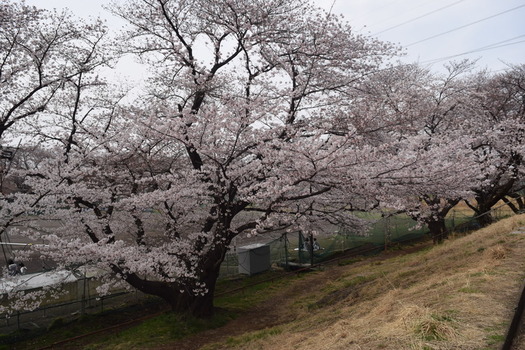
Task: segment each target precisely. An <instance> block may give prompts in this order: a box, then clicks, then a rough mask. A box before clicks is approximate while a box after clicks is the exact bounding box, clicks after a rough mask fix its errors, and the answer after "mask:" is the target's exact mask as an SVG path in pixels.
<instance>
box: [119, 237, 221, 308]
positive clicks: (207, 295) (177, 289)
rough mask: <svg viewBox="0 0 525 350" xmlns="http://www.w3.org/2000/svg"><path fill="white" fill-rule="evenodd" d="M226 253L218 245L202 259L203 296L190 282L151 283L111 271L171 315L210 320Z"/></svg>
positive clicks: (200, 278) (199, 280)
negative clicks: (157, 301) (164, 305)
mask: <svg viewBox="0 0 525 350" xmlns="http://www.w3.org/2000/svg"><path fill="white" fill-rule="evenodd" d="M226 251H227V249H226V247H225V246H217V247H216V248H215V249H211V250H210V251H208V253H207V254H205V255H204V256H203V257H202V258H201V264H200V268H199V269H198V271H201V274H200V276H199V279H198V282H200V283H204V286H205V287H204V288H205V291H204V292H202V293H199V292H197V293H196V292H194V290H193V289H194V288H193V286H195V284H192V283H188V284H184V283H174V282H163V281H151V280H147V279H146V278H142V277H139V276H138V275H135V274H125V273H123V272H122V270H120V269H119V268H118V267H116V266H113V270H114V271H115V272H116V273H118V274H120V275H123V276H124V277H123V278H124V280H125V281H126V282H128V283H129V284H130V285H131V286H133V287H134V288H136V289H138V290H140V291H141V292H143V293H146V294H150V295H155V296H158V297H160V298H161V299H164V301H166V302H167V303H168V304H169V305H170V306H171V309H172V310H173V311H174V312H177V313H182V314H190V315H192V316H194V317H198V318H209V317H211V316H213V314H214V304H213V299H214V294H215V286H216V284H217V279H218V277H219V272H220V266H221V263H222V261H223V260H224V257H225V256H226Z"/></svg>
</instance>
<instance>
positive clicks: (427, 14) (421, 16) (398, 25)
mask: <svg viewBox="0 0 525 350" xmlns="http://www.w3.org/2000/svg"><path fill="white" fill-rule="evenodd" d="M463 1H465V0H459V1H456V2H454V3H452V4H449V5H447V6H443V7H440V8H438V9H436V10H433V11H430V12H427V13H424V14H422V15H420V16H417V17H415V18H412V19H409V20H408V21H406V22H403V23H400V24H396V25H395V26H392V27H388V28H386V29H383V30H382V31H380V32H377V33H374V34H373V35H374V36H375V35H378V34H382V33H385V32H388V31H389V30H392V29H395V28H398V27H401V26H403V25H405V24H408V23H412V22H414V21H417V20H418V19H421V18H423V17H426V16H430V15H432V14H434V13H436V12H439V11H442V10H444V9H447V8H449V7H452V6H454V5H457V4H459V3H461V2H463Z"/></svg>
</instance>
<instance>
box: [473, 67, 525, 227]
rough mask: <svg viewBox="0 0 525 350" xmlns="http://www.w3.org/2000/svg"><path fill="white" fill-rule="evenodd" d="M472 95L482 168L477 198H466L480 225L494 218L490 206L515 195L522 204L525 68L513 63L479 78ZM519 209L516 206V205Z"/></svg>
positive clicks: (476, 192) (474, 124)
mask: <svg viewBox="0 0 525 350" xmlns="http://www.w3.org/2000/svg"><path fill="white" fill-rule="evenodd" d="M477 87H478V92H477V94H475V95H473V99H472V102H473V107H472V109H473V114H474V116H475V123H473V126H474V127H473V131H474V132H475V133H476V142H475V143H474V149H475V150H476V153H475V159H476V162H477V163H478V166H479V168H480V173H479V174H478V175H477V177H476V181H475V182H474V184H475V186H473V191H474V193H475V196H474V199H475V200H474V201H468V200H467V201H466V203H467V204H468V205H469V207H470V208H472V209H473V210H474V212H475V213H476V215H477V217H478V221H479V223H480V224H481V225H487V224H489V223H491V222H492V221H493V217H492V215H491V208H492V207H493V206H495V205H496V204H497V203H498V202H499V201H501V200H503V201H505V200H506V201H507V203H509V204H511V205H514V204H512V202H511V201H510V200H508V199H507V198H506V196H509V197H510V198H512V197H515V198H516V200H517V204H518V205H520V191H522V190H523V175H524V168H523V167H524V164H523V159H524V151H525V145H524V142H525V138H524V135H525V133H524V130H525V108H524V102H523V101H524V98H525V68H524V66H514V67H510V68H509V69H508V70H506V71H505V72H503V73H498V74H492V75H486V76H485V77H483V78H481V77H480V78H479V79H478V85H477ZM515 209H517V208H515Z"/></svg>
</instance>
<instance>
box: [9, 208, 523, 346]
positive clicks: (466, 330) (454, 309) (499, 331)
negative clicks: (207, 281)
mask: <svg viewBox="0 0 525 350" xmlns="http://www.w3.org/2000/svg"><path fill="white" fill-rule="evenodd" d="M524 226H525V215H521V216H514V217H511V218H508V219H504V220H501V221H499V222H498V223H496V224H494V225H492V226H489V227H487V228H485V229H482V230H479V231H476V232H473V233H470V234H468V235H466V236H461V237H452V239H450V240H447V241H446V242H445V243H444V244H442V245H440V246H432V245H431V243H430V242H426V243H418V244H415V245H412V246H399V247H395V248H392V249H390V250H388V251H386V252H383V253H381V254H379V255H376V256H373V257H357V258H356V257H354V258H346V259H342V260H340V261H339V262H338V263H336V264H329V265H325V266H323V268H322V270H320V271H314V272H309V273H301V274H297V275H295V274H291V275H284V276H283V273H282V272H278V271H276V272H274V273H269V274H263V275H258V276H255V277H253V278H250V279H246V280H241V281H231V282H228V283H223V284H222V287H221V288H222V291H223V292H224V291H225V290H226V291H227V290H232V289H235V288H236V287H238V286H239V285H249V286H248V288H246V289H241V290H240V291H237V292H235V293H220V292H219V294H221V295H219V296H218V297H217V298H216V306H217V307H218V312H217V317H216V318H215V319H214V320H211V321H210V322H200V321H198V322H196V321H197V320H184V319H183V318H180V317H178V316H176V315H172V314H169V313H168V314H166V313H163V314H162V315H161V316H159V317H154V318H151V319H148V320H146V321H143V322H142V323H140V324H136V323H135V325H126V326H124V327H118V328H114V329H111V331H110V332H109V333H108V332H103V333H101V334H98V333H96V334H91V335H90V336H89V337H82V338H80V339H79V340H78V341H77V342H67V343H64V344H62V345H60V346H54V347H53V348H57V349H59V348H60V349H62V348H64V349H91V350H93V349H126V350H132V349H155V350H161V349H166V350H167V349H177V350H197V349H201V350H224V349H250V350H252V349H259V350H290V349H315V350H319V349H322V350H336V349H341V350H343V349H345V350H346V349H349V350H352V349H355V350H357V349H360V350H361V349H368V350H372V349H373V350H375V349H388V350H401V349H422V350H441V349H472V350H474V349H475V350H481V349H485V350H488V349H499V348H500V346H501V344H502V343H503V340H504V337H505V335H506V332H507V329H508V326H509V323H510V320H511V318H512V316H513V311H514V308H515V307H516V302H517V300H518V296H519V292H520V290H521V286H522V282H523V277H524V276H525V258H524V257H525V233H513V232H518V231H517V229H518V228H520V227H524ZM524 231H525V230H524ZM269 277H280V278H278V279H275V280H271V281H269V280H268V278H269ZM264 280H266V281H265V282H264V283H261V284H254V282H257V281H259V282H260V281H264ZM155 312H156V311H155ZM146 314H147V312H146ZM115 315H119V313H118V312H117V313H115ZM144 315H145V314H144V311H142V312H141V311H139V314H137V315H134V316H133V315H129V316H128V319H129V317H131V319H134V318H140V317H142V316H144ZM108 316H109V315H101V316H100V317H101V318H94V319H98V320H99V321H97V322H99V323H101V324H104V325H105V327H108V326H110V324H109V322H110V319H109V317H108ZM87 321H89V318H88V319H87ZM81 325H82V323H81V324H80V325H79V326H81ZM72 326H74V325H69V326H66V328H65V330H68V329H71V330H72V331H73V332H77V331H74V330H75V329H77V328H74V327H72ZM210 328H214V329H210ZM57 331H60V329H58V330H57ZM53 332H54V331H53ZM53 332H50V333H49V332H48V333H49V334H46V336H45V338H46V339H47V338H49V339H47V340H46V339H42V340H41V341H28V342H23V343H20V344H18V345H16V346H14V347H13V349H15V348H16V349H34V348H40V347H42V345H43V344H49V341H51V343H53V342H56V341H58V340H60V339H61V338H60V337H63V334H62V333H63V331H62V333H53ZM79 332H80V333H76V335H78V334H84V333H87V329H86V330H80V331H79ZM60 334H62V335H60ZM187 334H193V335H187ZM185 335H186V336H185ZM65 336H66V337H71V336H72V335H71V334H70V335H65ZM176 339H179V340H176ZM36 344H42V345H38V346H37V345H36Z"/></svg>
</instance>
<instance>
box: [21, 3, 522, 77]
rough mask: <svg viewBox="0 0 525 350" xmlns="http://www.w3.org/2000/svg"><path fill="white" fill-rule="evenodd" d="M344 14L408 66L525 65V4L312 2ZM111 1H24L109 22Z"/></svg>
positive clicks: (498, 67)
mask: <svg viewBox="0 0 525 350" xmlns="http://www.w3.org/2000/svg"><path fill="white" fill-rule="evenodd" d="M314 1H315V3H317V4H318V5H319V6H321V7H323V8H325V9H326V10H330V9H332V12H333V13H338V14H343V15H344V16H345V18H346V19H347V20H348V21H349V22H350V24H351V25H352V26H353V28H354V30H355V31H356V32H358V33H362V34H371V35H373V36H376V37H378V38H379V39H381V40H386V41H391V42H394V43H398V44H401V45H402V46H404V47H406V50H407V58H405V60H408V61H410V62H413V61H419V62H420V63H423V64H432V68H433V69H436V70H439V67H441V66H442V65H443V63H445V62H446V61H448V60H450V59H455V60H458V59H462V58H473V59H476V58H479V59H480V60H479V62H478V66H479V67H480V68H482V67H483V68H484V67H487V68H489V69H490V70H493V71H497V70H500V69H504V68H505V67H506V64H507V63H510V64H521V63H525V0H314ZM109 2H110V0H86V1H82V0H26V3H28V4H30V5H35V6H37V7H43V8H57V9H60V8H63V7H68V8H70V10H71V11H72V12H73V13H75V14H77V15H79V16H97V15H100V16H101V17H103V18H106V19H109V18H111V17H109V15H108V14H107V13H106V12H105V10H103V9H102V4H107V3H109Z"/></svg>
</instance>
